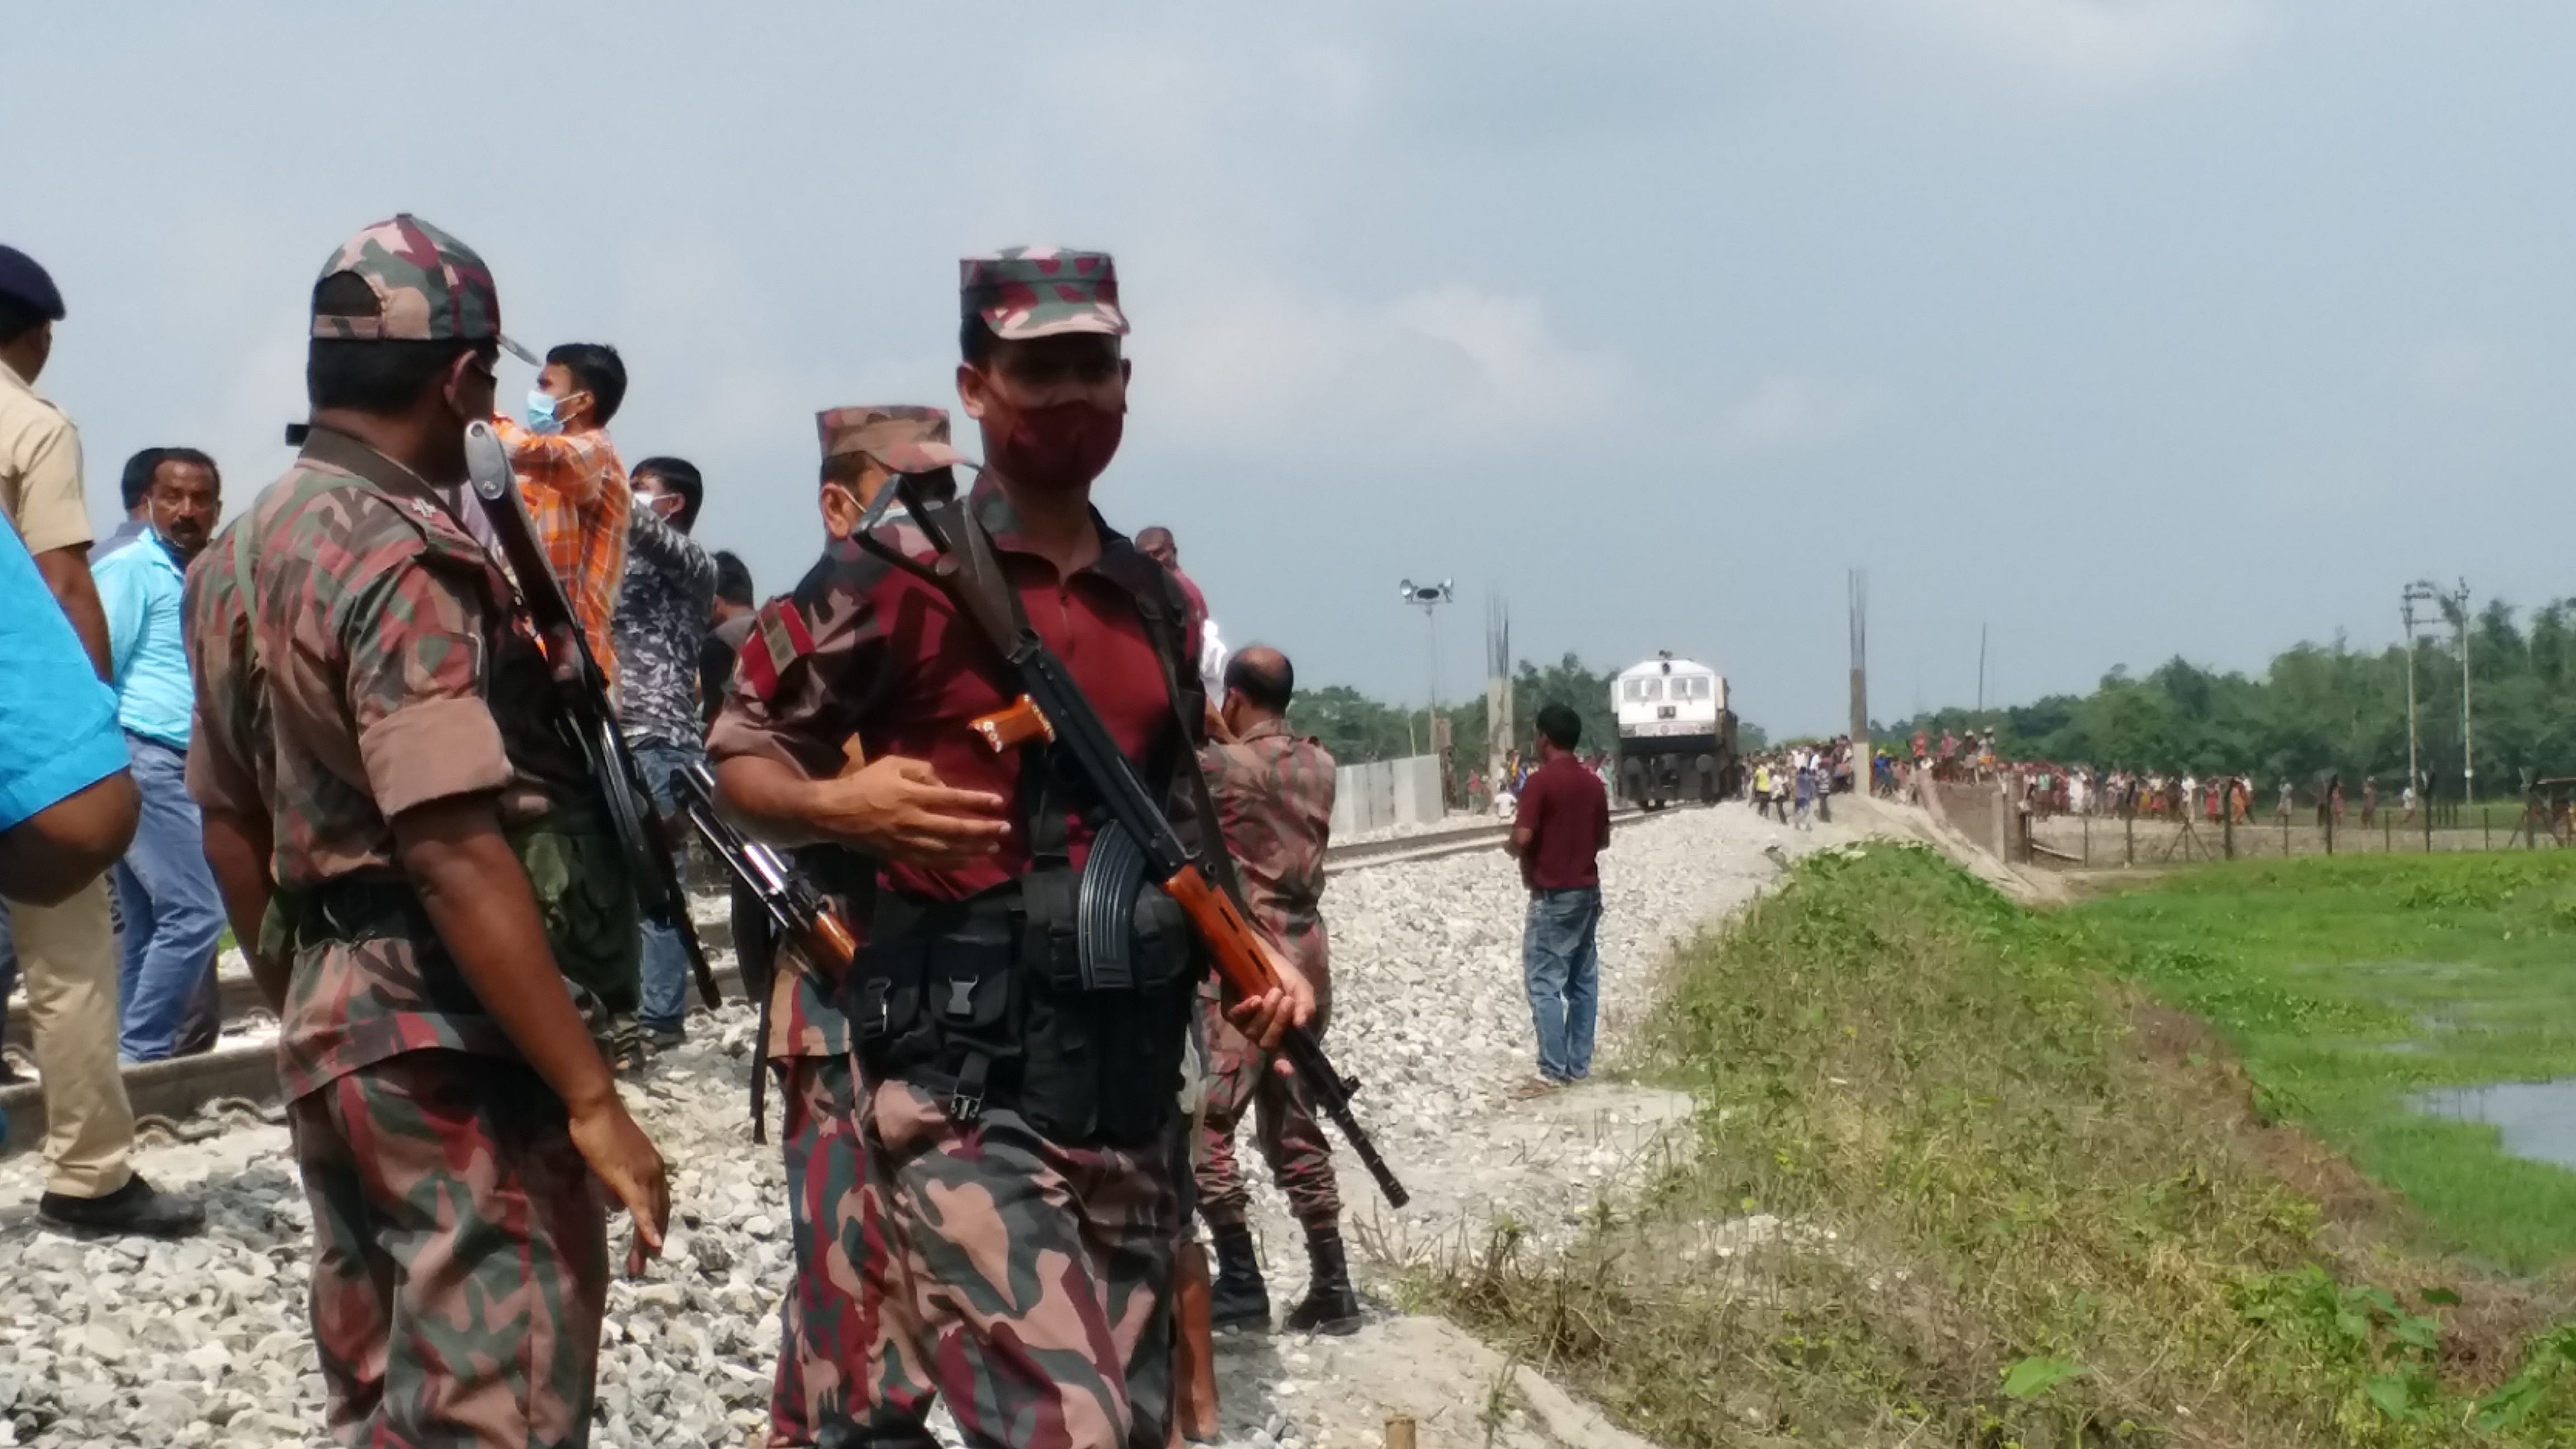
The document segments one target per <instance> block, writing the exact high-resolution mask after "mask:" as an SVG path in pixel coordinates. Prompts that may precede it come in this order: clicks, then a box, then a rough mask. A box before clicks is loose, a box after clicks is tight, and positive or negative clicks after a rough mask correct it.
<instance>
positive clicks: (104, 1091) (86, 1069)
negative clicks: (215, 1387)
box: [0, 246, 205, 1237]
mask: <svg viewBox="0 0 2576 1449" xmlns="http://www.w3.org/2000/svg"><path fill="white" fill-rule="evenodd" d="M62 316H63V298H62V294H61V293H60V292H59V291H57V290H55V287H54V281H53V278H51V277H49V276H47V275H46V274H45V269H44V268H42V267H40V266H38V265H36V263H35V261H34V260H33V259H32V258H30V257H29V256H27V254H26V253H24V252H21V251H18V250H17V249H15V248H13V247H6V246H0V512H6V513H7V514H8V516H9V521H10V522H11V523H12V524H14V525H16V527H17V530H18V536H19V537H20V538H21V539H22V540H24V541H25V543H26V545H27V552H28V553H29V554H30V555H31V556H33V557H34V559H35V562H36V571H37V573H38V574H39V575H40V576H42V577H43V579H44V581H45V587H46V588H47V589H48V590H49V591H50V592H51V593H52V594H53V596H54V597H55V598H56V599H57V600H59V601H60V602H61V604H62V606H63V613H64V614H65V615H66V616H68V617H69V618H70V620H71V624H72V630H73V632H75V633H77V634H78V635H79V636H80V640H81V645H82V647H83V648H85V649H87V650H88V651H89V656H90V662H91V663H92V664H93V665H95V666H96V667H97V669H98V672H99V676H100V677H101V678H105V677H106V676H107V674H108V672H109V670H108V648H107V617H106V615H105V613H104V612H103V611H101V609H100V608H99V603H98V591H97V590H96V589H95V588H94V587H92V585H91V583H90V576H89V542H90V531H89V507H88V505H87V503H86V502H84V501H83V499H82V497H81V471H80V435H79V434H78V433H76V432H74V431H73V429H72V425H71V420H70V419H68V418H66V417H64V416H63V414H62V410H61V409H59V408H57V407H55V406H54V405H53V404H52V403H49V402H47V401H45V400H44V399H43V398H40V397H38V396H36V394H35V391H34V385H35V381H36V375H37V374H38V373H40V372H42V371H44V368H45V359H46V358H47V357H48V356H50V355H51V354H52V352H53V345H54V323H56V322H58V321H60V320H62ZM8 927H9V936H10V937H11V939H12V941H13V943H14V945H15V947H16V951H17V955H18V958H19V960H20V961H22V962H23V965H24V971H25V975H26V980H27V1015H28V1018H29V1021H30V1023H31V1025H32V1026H33V1029H34V1031H33V1034H34V1036H35V1039H36V1070H37V1071H39V1072H40V1073H42V1074H43V1075H44V1079H45V1160H46V1162H47V1163H48V1164H50V1165H51V1167H52V1169H53V1170H52V1173H51V1176H50V1180H49V1182H48V1183H47V1190H46V1192H45V1194H44V1196H43V1197H41V1198H39V1199H38V1200H37V1207H36V1210H37V1213H38V1214H39V1215H40V1216H42V1217H44V1218H45V1219H46V1220H48V1221H50V1222H54V1223H57V1224H60V1225H62V1226H65V1227H70V1228H76V1229H83V1230H88V1231H93V1232H140V1233H152V1234H156V1235H160V1236H165V1237H174V1236H180V1235H184V1234H187V1233H192V1232H195V1231H197V1230H198V1229H199V1228H201V1227H203V1226H204V1225H205V1211H204V1209H202V1208H200V1207H198V1206H197V1205H196V1204H194V1203H191V1202H184V1201H180V1200H178V1199H174V1198H170V1197H165V1196H163V1195H162V1194H160V1193H157V1192H155V1191H153V1189H152V1186H151V1184H149V1183H147V1182H145V1181H144V1180H143V1179H142V1178H141V1177H139V1176H137V1175H136V1174H135V1172H134V1170H133V1168H131V1167H129V1166H128V1165H127V1164H126V1155H127V1153H128V1152H129V1151H130V1150H131V1149H132V1147H133V1145H134V1109H133V1107H132V1106H131V1105H129V1104H128V1103H127V1101H126V1099H125V1079H124V1078H123V1077H121V1076H119V1075H118V1073H117V1066H116V1031H117V1000H116V950H115V940H114V933H113V930H112V928H111V927H110V925H109V923H108V913H107V882H106V879H105V877H103V876H102V877H101V878H100V879H97V880H94V881H91V882H90V883H89V884H88V885H86V886H83V887H82V888H81V889H79V890H78V891H75V892H73V893H72V894H71V895H70V896H69V897H68V898H66V899H65V900H63V901H62V902H61V903H60V904H57V905H51V906H38V905H33V904H30V903H26V902H11V903H10V905H9V913H8Z"/></svg>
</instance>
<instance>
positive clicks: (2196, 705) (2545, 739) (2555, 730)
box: [1873, 599, 2576, 797]
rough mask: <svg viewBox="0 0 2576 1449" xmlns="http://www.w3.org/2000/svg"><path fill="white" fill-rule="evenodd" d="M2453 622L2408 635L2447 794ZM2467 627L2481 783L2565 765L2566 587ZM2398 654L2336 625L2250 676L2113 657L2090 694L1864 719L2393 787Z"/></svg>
mask: <svg viewBox="0 0 2576 1449" xmlns="http://www.w3.org/2000/svg"><path fill="white" fill-rule="evenodd" d="M2458 624H2459V620H2458V616H2457V612H2456V609H2453V610H2452V611H2451V617H2450V619H2449V620H2448V627H2449V628H2450V629H2451V630H2452V637H2451V638H2450V639H2447V640H2442V639H2419V640H2417V641H2416V643H2415V646H2414V665H2415V716H2416V740H2417V756H2418V759H2419V761H2420V768H2421V769H2422V770H2423V771H2424V773H2426V774H2427V775H2428V776H2430V777H2431V780H2432V783H2433V787H2434V788H2435V790H2436V791H2437V792H2438V793H2440V794H2441V795H2444V796H2448V797H2456V796H2457V795H2458V794H2459V793H2460V783H2461V776H2462V769H2463V760H2462V757H2461V710H2460V702H2461V695H2462V687H2463V681H2462V678H2461V669H2460V647H2461V646H2460V644H2459V642H2458V638H2459V635H2458ZM2466 642H2467V649H2468V656H2469V658H2468V678H2467V681H2466V689H2467V695H2468V699H2469V704H2470V708H2469V738H2470V740H2471V743H2472V744H2473V745H2474V748H2475V759H2476V766H2477V775H2476V785H2477V794H2478V795H2479V796H2481V797H2490V796H2502V795H2518V794H2520V793H2521V792H2522V791H2523V790H2524V789H2526V788H2528V786H2529V784H2530V782H2531V781H2533V780H2536V779H2548V778H2561V777H2568V776H2576V601H2571V600H2566V599H2558V600H2552V601H2551V602H2549V603H2547V604H2545V605H2543V606H2542V607H2540V608H2539V609H2537V610H2535V611H2533V613H2532V614H2531V618H2530V625H2529V627H2528V628H2525V627H2523V626H2522V625H2521V624H2520V623H2519V622H2517V620H2516V618H2515V610H2514V609H2513V607H2512V606H2511V605H2509V604H2507V603H2505V602H2503V601H2502V600H2497V601H2495V602H2492V603H2490V604H2488V605H2487V606H2486V608H2485V609H2483V610H2482V611H2480V612H2479V613H2478V615H2477V616H2476V618H2475V619H2474V620H2473V621H2471V623H2470V624H2469V627H2468V630H2467V641H2466ZM2406 665H2407V649H2406V647H2405V646H2403V645H2390V646H2388V647H2387V648H2385V649H2381V650H2379V651H2376V652H2364V651H2361V650H2356V649H2354V648H2352V647H2351V646H2350V645H2349V644H2347V643H2346V642H2345V640H2344V639H2343V638H2342V637H2341V636H2338V637H2337V638H2336V640H2335V642H2334V643H2333V644H2331V645H2318V644H2314V643H2301V644H2299V645H2297V646H2295V647H2293V648H2291V649H2289V650H2286V651H2284V652H2283V653H2281V654H2279V655H2277V656H2275V657H2274V658H2273V660H2272V662H2271V665H2270V666H2269V667H2268V668H2266V669H2265V670H2264V671H2263V672H2262V673H2261V674H2260V675H2246V674H2242V673H2237V672H2233V671H2218V670H2211V669H2204V668H2202V667H2200V666H2199V665H2196V664H2193V663H2191V662H2190V661H2188V660H2186V659H2183V658H2181V657H2180V656H2176V657H2175V658H2173V659H2170V660H2167V661H2166V662H2165V663H2163V664H2162V665H2159V666H2158V667H2157V668H2155V669H2154V670H2152V671H2151V672H2149V673H2147V674H2146V675H2144V676H2132V675H2131V674H2130V673H2129V672H2128V670H2127V669H2126V668H2125V667H2115V668H2113V669H2112V670H2111V672H2110V673H2108V674H2106V675H2104V676H2102V681H2101V683H2100V684H2099V685H2097V686H2096V687H2095V688H2094V689H2093V691H2092V692H2091V693H2089V694H2083V695H2074V694H2059V695H2050V696H2048V697H2046V698H2043V699H2039V700H2036V701H2034V702H2032V703H2030V704H2027V705H2021V706H2017V707H2011V708H2005V709H1997V710H1987V711H1984V712H1982V713H1981V712H1978V711H1975V710H1965V709H1943V710H1935V711H1933V712H1931V713H1928V714H1925V715H1921V716H1918V717H1916V718H1914V719H1909V720H1903V721H1899V722H1897V723H1896V724H1894V725H1890V726H1886V727H1885V728H1884V729H1883V730H1882V729H1878V728H1876V727H1874V728H1873V732H1874V733H1878V734H1879V735H1880V737H1881V738H1882V739H1887V738H1894V739H1904V738H1907V737H1910V736H1911V735H1912V734H1913V733H1914V731H1916V730H1917V729H1920V730H1922V731H1923V732H1924V733H1925V734H1926V735H1928V736H1929V737H1930V738H1931V740H1932V742H1933V743H1934V744H1935V745H1936V746H1937V745H1938V742H1939V740H1940V738H1941V736H1942V735H1943V734H1944V733H1945V732H1949V733H1959V734H1965V733H1967V732H1969V731H1972V730H1973V731H1977V732H1980V733H1982V732H1983V731H1985V730H1987V729H1992V730H1993V731H1994V732H1995V736H1996V741H1995V748H1996V753H1997V754H1998V755H2001V756H2003V757H2005V758H2009V759H2018V760H2049V761H2054V762H2057V763H2061V764H2067V765H2090V766H2094V767H2096V768H2100V769H2106V770H2117V769H2130V770H2190V771H2193V772H2196V773H2198V774H2202V775H2209V774H2229V773H2247V772H2250V773H2253V774H2255V775H2257V776H2259V777H2263V778H2267V779H2278V778H2281V777H2283V776H2287V777H2289V778H2291V779H2294V780H2298V781H2301V782H2308V781H2314V780H2321V779H2324V778H2326V777H2327V776H2330V775H2341V776H2342V777H2343V779H2344V781H2345V783H2346V784H2347V785H2357V783H2358V782H2359V781H2361V780H2363V779H2366V778H2370V777H2377V778H2378V779H2379V780H2380V781H2382V782H2383V783H2384V784H2388V785H2391V786H2394V785H2396V784H2398V783H2400V782H2402V781H2403V780H2404V779H2405V776H2406Z"/></svg>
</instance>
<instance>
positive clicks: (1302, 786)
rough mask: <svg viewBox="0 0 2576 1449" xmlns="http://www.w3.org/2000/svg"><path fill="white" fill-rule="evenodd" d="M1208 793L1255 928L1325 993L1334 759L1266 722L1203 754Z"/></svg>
mask: <svg viewBox="0 0 2576 1449" xmlns="http://www.w3.org/2000/svg"><path fill="white" fill-rule="evenodd" d="M1199 768H1200V769H1202V770H1204V771H1206V772H1207V781H1208V793H1209V795H1210V796H1212V797H1213V798H1214V800H1215V802H1216V813H1217V819H1218V821H1219V823H1220V824H1221V825H1222V826H1223V827H1224V829H1225V844H1226V849H1227V851H1228V852H1229V853H1230V854H1232V855H1233V856H1234V859H1235V869H1236V872H1237V873H1238V874H1239V875H1240V876H1241V877H1242V879H1243V894H1244V896H1245V904H1247V905H1249V906H1250V907H1251V908H1252V919H1253V924H1255V925H1257V926H1259V927H1261V928H1262V930H1264V931H1266V932H1268V933H1269V934H1270V936H1271V938H1272V939H1273V940H1275V941H1277V942H1278V943H1279V947H1280V949H1281V950H1282V951H1284V952H1285V953H1286V954H1287V956H1288V959H1289V960H1290V961H1291V962H1292V963H1294V964H1295V965H1296V967H1297V969H1298V970H1299V971H1302V972H1304V973H1305V975H1306V979H1307V980H1308V981H1309V982H1311V983H1313V984H1314V987H1315V990H1316V994H1317V995H1318V996H1319V997H1320V996H1321V995H1322V994H1323V992H1324V989H1325V983H1326V979H1327V978H1326V976H1325V974H1324V973H1325V969H1326V967H1327V966H1328V965H1329V952H1328V950H1327V945H1328V943H1327V941H1326V938H1325V932H1324V917H1323V913H1322V910H1321V904H1322V901H1323V898H1324V844H1325V841H1326V840H1327V839H1328V838H1329V837H1330V836H1331V834H1332V829H1333V757H1332V756H1331V755H1330V754H1327V753H1326V752H1325V750H1324V747H1323V746H1322V745H1321V744H1319V743H1317V742H1316V741H1315V740H1313V739H1312V738H1300V737H1299V736H1296V735H1292V734H1290V733H1289V732H1288V725H1287V722H1286V721H1284V720H1275V719H1274V720H1265V721H1263V722H1261V723H1260V724H1256V725H1254V726H1252V727H1251V728H1250V729H1248V730H1245V731H1244V732H1243V734H1242V735H1241V736H1240V737H1239V738H1238V739H1237V740H1236V741H1235V742H1234V743H1233V744H1209V745H1207V746H1206V747H1205V748H1203V749H1201V750H1200V751H1199Z"/></svg>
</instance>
